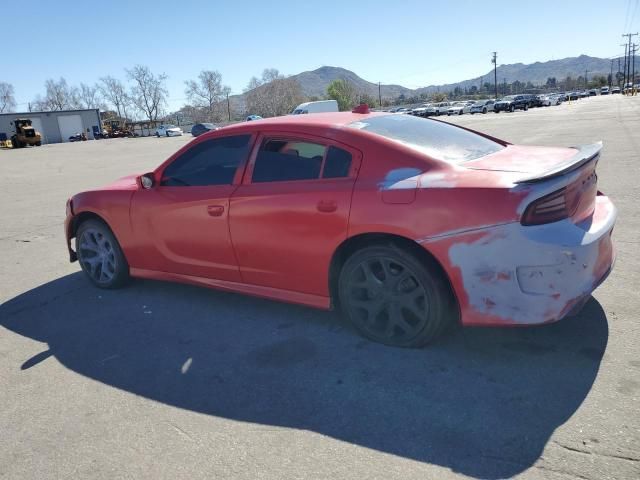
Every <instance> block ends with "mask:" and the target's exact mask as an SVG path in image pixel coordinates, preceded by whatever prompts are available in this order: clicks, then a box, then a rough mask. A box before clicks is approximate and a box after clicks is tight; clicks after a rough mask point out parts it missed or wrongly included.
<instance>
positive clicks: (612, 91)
mask: <svg viewBox="0 0 640 480" xmlns="http://www.w3.org/2000/svg"><path fill="white" fill-rule="evenodd" d="M615 93H620V87H613V88H612V89H611V95H613V94H615Z"/></svg>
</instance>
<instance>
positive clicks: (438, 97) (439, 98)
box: [431, 92, 447, 103]
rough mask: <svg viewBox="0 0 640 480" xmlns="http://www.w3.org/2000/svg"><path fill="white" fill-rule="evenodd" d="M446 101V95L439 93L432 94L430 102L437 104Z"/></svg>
mask: <svg viewBox="0 0 640 480" xmlns="http://www.w3.org/2000/svg"><path fill="white" fill-rule="evenodd" d="M446 99H447V94H446V93H440V92H438V93H434V94H433V95H432V96H431V101H432V102H436V103H438V102H444V101H445V100H446Z"/></svg>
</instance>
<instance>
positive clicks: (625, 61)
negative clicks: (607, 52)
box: [618, 43, 627, 87]
mask: <svg viewBox="0 0 640 480" xmlns="http://www.w3.org/2000/svg"><path fill="white" fill-rule="evenodd" d="M620 46H621V47H624V63H623V64H622V71H621V70H620V66H619V65H618V72H620V71H621V73H622V85H623V87H624V84H625V83H627V44H626V43H621V44H620ZM619 85H620V83H619V82H618V86H619Z"/></svg>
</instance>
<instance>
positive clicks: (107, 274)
mask: <svg viewBox="0 0 640 480" xmlns="http://www.w3.org/2000/svg"><path fill="white" fill-rule="evenodd" d="M76 250H77V254H78V260H79V262H80V266H81V267H82V270H83V271H84V273H85V274H86V275H87V276H88V277H89V280H91V282H93V284H94V285H96V286H98V287H100V288H118V287H121V286H122V285H124V284H125V283H126V281H127V280H128V279H129V264H128V263H127V260H126V258H125V257H124V254H123V253H122V249H121V248H120V244H119V243H118V240H116V237H115V236H114V235H113V233H112V232H111V229H110V228H109V227H108V226H107V225H106V224H105V223H103V222H101V221H99V220H87V221H85V222H83V223H82V224H81V225H80V226H79V227H78V231H77V232H76Z"/></svg>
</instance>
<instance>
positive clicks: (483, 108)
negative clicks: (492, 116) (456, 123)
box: [469, 99, 496, 115]
mask: <svg viewBox="0 0 640 480" xmlns="http://www.w3.org/2000/svg"><path fill="white" fill-rule="evenodd" d="M494 103H496V101H495V100H493V99H490V100H478V101H477V102H476V103H474V104H473V105H471V108H470V109H469V113H470V114H471V115H473V114H474V113H487V112H493V104H494Z"/></svg>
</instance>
